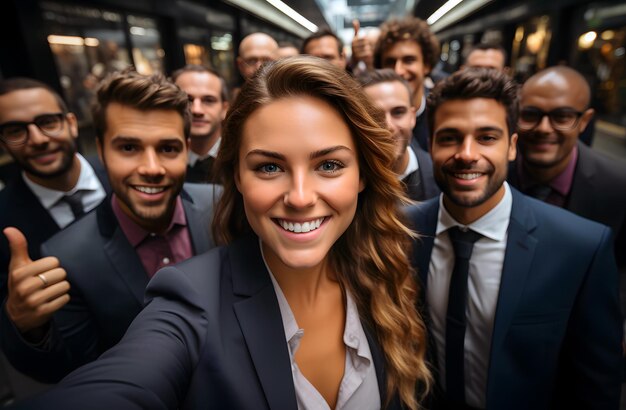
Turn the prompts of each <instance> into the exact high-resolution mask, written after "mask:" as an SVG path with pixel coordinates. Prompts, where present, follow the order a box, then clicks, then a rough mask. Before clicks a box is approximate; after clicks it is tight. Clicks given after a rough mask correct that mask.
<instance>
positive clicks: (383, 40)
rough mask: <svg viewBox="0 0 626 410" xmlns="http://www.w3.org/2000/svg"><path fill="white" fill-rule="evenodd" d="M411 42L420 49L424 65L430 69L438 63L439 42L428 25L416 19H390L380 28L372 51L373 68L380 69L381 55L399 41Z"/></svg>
mask: <svg viewBox="0 0 626 410" xmlns="http://www.w3.org/2000/svg"><path fill="white" fill-rule="evenodd" d="M405 40H413V41H415V42H416V43H417V44H418V45H419V46H420V48H421V49H422V56H423V57H424V64H426V65H428V67H430V68H431V69H432V68H433V67H435V65H436V64H437V61H439V53H440V50H441V49H440V46H439V40H437V37H435V35H434V34H433V32H432V31H430V27H429V26H428V23H426V22H425V21H424V20H422V19H419V18H417V17H407V18H403V19H391V20H389V21H386V22H384V23H383V24H382V25H381V26H380V37H378V41H377V42H376V47H375V49H374V67H377V68H381V67H382V57H383V53H384V52H385V51H387V50H388V49H389V48H391V47H392V46H393V45H394V44H396V43H397V42H399V41H405Z"/></svg>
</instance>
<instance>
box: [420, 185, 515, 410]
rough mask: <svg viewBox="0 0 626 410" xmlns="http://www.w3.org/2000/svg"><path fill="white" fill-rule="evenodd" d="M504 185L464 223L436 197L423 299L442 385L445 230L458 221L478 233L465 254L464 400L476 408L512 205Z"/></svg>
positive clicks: (450, 253) (448, 258)
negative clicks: (481, 211) (496, 200)
mask: <svg viewBox="0 0 626 410" xmlns="http://www.w3.org/2000/svg"><path fill="white" fill-rule="evenodd" d="M504 187H505V192H504V196H503V198H502V200H500V202H499V203H498V204H497V205H496V206H495V207H494V208H493V209H491V210H490V211H489V212H487V213H486V214H485V215H483V216H482V217H481V218H480V219H478V220H476V221H474V222H473V223H471V224H470V225H467V226H466V225H462V224H460V223H459V222H457V221H456V220H455V219H454V218H453V217H452V216H451V215H450V214H449V213H448V211H447V210H446V209H445V206H444V205H443V194H442V195H441V196H440V198H439V215H438V222H437V230H436V237H435V241H434V245H433V251H432V254H431V258H430V264H429V267H428V282H427V292H426V299H427V303H428V307H429V313H430V318H431V322H432V327H431V331H432V334H433V336H434V338H435V342H436V345H437V358H438V365H439V376H440V382H441V385H442V386H443V387H444V389H445V380H446V362H445V359H446V357H445V341H446V312H447V310H448V291H449V287H450V278H451V276H452V269H453V267H454V249H453V248H452V243H451V242H450V238H449V237H448V233H447V231H448V229H449V228H452V227H454V226H459V227H460V228H461V229H462V230H466V229H468V228H471V229H472V230H473V231H475V232H478V233H480V234H481V235H483V237H482V238H480V239H479V240H478V241H477V242H476V243H475V244H474V250H473V251H472V256H471V259H470V266H469V276H468V284H467V306H466V310H465V317H466V323H467V326H466V330H465V366H464V369H465V400H466V403H467V404H468V405H470V406H473V407H479V408H485V405H486V392H487V372H488V369H489V353H490V351H491V336H492V334H493V322H494V318H495V313H496V304H497V302H498V292H499V290H500V280H501V278H502V267H503V265H504V255H505V251H506V240H507V235H508V234H507V232H508V227H509V220H510V218H511V208H512V205H513V197H512V196H511V190H510V188H509V186H508V184H507V183H506V182H505V183H504Z"/></svg>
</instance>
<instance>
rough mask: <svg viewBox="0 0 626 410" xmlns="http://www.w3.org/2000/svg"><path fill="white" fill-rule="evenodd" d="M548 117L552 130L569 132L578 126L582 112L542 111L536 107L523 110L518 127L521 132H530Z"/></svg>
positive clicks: (564, 109) (561, 109) (566, 109)
mask: <svg viewBox="0 0 626 410" xmlns="http://www.w3.org/2000/svg"><path fill="white" fill-rule="evenodd" d="M546 115H547V116H548V119H549V120H550V125H552V128H554V129H555V130H559V131H569V130H571V129H572V128H574V127H575V126H576V125H578V121H580V117H581V116H582V115H583V113H582V112H580V111H576V110H574V109H571V108H555V109H554V110H552V111H548V112H545V111H542V110H540V109H539V108H535V107H525V108H522V110H521V111H520V114H519V118H518V120H517V126H518V127H519V129H521V130H525V131H529V130H532V129H534V128H535V127H537V126H538V125H539V124H540V123H541V121H542V120H543V117H545V116H546Z"/></svg>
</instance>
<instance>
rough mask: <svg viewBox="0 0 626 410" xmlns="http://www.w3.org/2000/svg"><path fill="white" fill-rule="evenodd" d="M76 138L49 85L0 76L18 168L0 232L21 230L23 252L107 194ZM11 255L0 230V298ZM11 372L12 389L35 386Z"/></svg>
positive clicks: (3, 197) (1, 119) (0, 136)
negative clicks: (82, 153) (80, 150)
mask: <svg viewBox="0 0 626 410" xmlns="http://www.w3.org/2000/svg"><path fill="white" fill-rule="evenodd" d="M77 137H78V125H77V120H76V117H75V116H74V114H72V113H71V112H69V111H68V109H67V106H66V104H65V102H64V101H63V99H62V98H61V97H60V96H59V94H58V93H57V92H56V91H54V90H53V89H52V88H50V87H49V86H48V85H46V84H44V83H41V82H39V81H36V80H33V79H30V78H12V79H6V80H3V81H0V146H1V147H2V148H3V149H4V150H5V151H6V152H8V153H9V155H10V156H11V157H12V158H13V161H14V163H15V164H16V165H17V168H18V169H19V170H20V171H21V172H20V173H19V174H17V175H15V176H14V177H13V179H12V180H9V181H7V186H6V187H5V188H4V189H3V190H2V191H0V231H1V230H2V229H3V228H5V227H7V226H14V227H17V228H19V229H20V230H21V231H22V232H24V234H25V235H26V236H27V237H28V239H29V242H28V251H26V248H25V249H24V252H23V254H24V255H27V254H30V255H31V256H32V257H33V258H35V259H37V258H39V256H40V253H39V247H40V245H41V243H42V242H44V241H45V240H47V239H48V238H50V237H51V236H52V235H53V234H55V233H56V232H58V231H59V230H60V229H62V228H64V227H66V226H68V225H70V224H71V223H72V222H74V220H75V219H77V218H78V217H79V216H80V214H81V213H85V212H88V211H90V210H91V209H93V208H95V207H96V206H97V205H98V204H99V203H100V202H101V201H102V199H104V197H105V195H106V194H105V187H107V186H108V183H107V182H106V175H105V174H104V170H102V166H101V165H100V164H99V162H98V161H97V159H96V160H95V161H88V160H86V159H85V158H83V157H82V156H81V155H80V154H78V152H77V150H76V138H77ZM69 201H74V202H73V205H70V202H69ZM72 207H73V208H72ZM9 236H11V233H9ZM16 240H17V238H16ZM17 242H19V246H21V244H22V243H23V245H24V246H26V243H25V242H20V241H19V240H17ZM9 259H10V251H9V244H8V242H7V240H6V239H5V236H4V235H1V234H0V301H2V300H4V299H5V297H6V295H7V271H8V266H9ZM24 273H25V274H28V272H24ZM44 279H46V277H44ZM53 280H55V278H52V277H51V278H50V279H49V281H50V282H51V281H53ZM25 284H26V285H27V286H26V288H25V289H22V288H21V290H22V291H30V289H29V286H33V285H39V286H41V285H42V280H41V279H38V278H36V277H35V278H34V280H27V281H25ZM54 289H57V288H54ZM48 292H50V290H48ZM57 306H58V305H57ZM57 308H58V307H57ZM1 363H2V361H1V360H0V405H1V404H2V402H3V401H4V400H7V399H8V400H10V399H12V398H11V397H5V396H6V395H5V394H2V392H3V391H6V390H12V389H10V388H9V389H7V388H6V387H5V386H6V385H8V382H3V381H2V379H3V377H2V365H1ZM13 373H14V372H11V375H12V376H11V384H12V385H18V384H19V388H17V389H16V390H19V391H20V392H24V394H27V393H26V392H34V391H35V390H37V389H38V386H36V385H33V384H32V383H30V382H28V381H25V380H23V379H22V378H20V377H18V376H17V375H15V379H14V375H13ZM12 394H13V393H10V394H9V396H11V395H12Z"/></svg>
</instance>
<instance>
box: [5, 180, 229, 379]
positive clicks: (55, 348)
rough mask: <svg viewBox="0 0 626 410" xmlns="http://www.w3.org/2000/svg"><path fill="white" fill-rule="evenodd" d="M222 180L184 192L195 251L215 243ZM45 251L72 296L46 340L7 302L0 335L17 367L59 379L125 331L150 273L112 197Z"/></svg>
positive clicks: (48, 244)
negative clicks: (21, 324)
mask: <svg viewBox="0 0 626 410" xmlns="http://www.w3.org/2000/svg"><path fill="white" fill-rule="evenodd" d="M214 188H215V186H213V185H196V184H185V186H184V190H183V192H182V193H181V197H182V198H183V208H184V210H185V215H186V218H187V226H188V228H189V233H190V238H191V242H192V247H193V251H194V254H199V253H202V252H205V251H207V250H209V249H211V248H212V247H214V246H215V245H214V242H213V239H212V236H211V233H210V226H211V221H212V217H213V202H214V200H217V196H216V195H217V194H216V192H217V191H216V190H215V189H214ZM214 195H215V197H214ZM42 254H43V255H53V256H56V257H57V258H58V259H59V261H60V263H61V266H62V267H63V268H64V269H65V270H66V271H67V280H68V281H69V282H70V286H71V289H70V302H69V303H68V304H67V305H66V306H64V307H63V308H62V309H61V310H59V311H58V312H57V313H55V315H54V321H53V326H51V331H50V334H49V339H48V340H47V342H46V343H45V344H44V345H43V346H41V347H33V346H32V345H30V344H27V343H26V342H25V341H24V340H23V339H22V337H21V336H20V334H19V332H18V331H17V329H16V328H15V327H14V326H13V324H12V322H11V321H10V320H9V319H8V317H7V315H6V311H5V309H4V306H2V307H3V309H2V311H1V312H0V331H1V332H2V335H1V336H0V342H1V343H2V348H3V349H4V351H5V352H6V355H7V357H8V358H9V360H10V362H11V363H12V364H13V365H14V366H15V368H17V369H18V370H20V371H21V372H23V373H25V374H28V375H30V376H31V377H34V378H36V379H38V380H41V381H44V382H55V381H58V380H60V379H61V378H62V377H63V376H65V375H66V374H68V373H69V372H70V371H71V370H73V369H75V368H76V367H78V366H80V365H82V364H84V363H87V362H89V361H92V360H95V359H96V358H97V357H98V356H99V355H100V354H101V353H102V352H104V351H105V350H107V349H109V348H110V347H111V346H113V345H114V344H115V343H117V342H118V341H119V340H120V339H121V338H122V336H123V335H124V332H125V331H126V329H127V328H128V326H129V325H130V323H131V322H132V320H133V319H134V318H135V316H136V315H137V314H138V313H139V311H140V310H141V309H142V307H143V296H144V292H145V289H146V285H147V284H148V281H149V277H148V275H147V274H146V272H145V269H144V267H143V265H142V264H141V260H140V259H139V256H138V255H137V253H136V251H135V249H134V248H133V247H132V245H131V244H130V243H129V242H128V240H127V238H126V236H125V235H124V233H123V231H122V230H121V228H120V227H119V225H118V222H117V218H116V217H115V214H114V213H113V210H112V208H111V198H110V197H107V199H105V200H104V202H103V203H102V204H100V205H99V206H98V208H96V209H95V210H94V212H90V213H89V214H88V215H86V216H85V217H84V218H82V219H81V220H80V221H78V222H76V223H74V224H72V225H71V226H69V227H68V228H66V229H64V230H63V231H61V232H59V233H58V234H56V235H55V236H54V237H52V238H51V239H50V240H48V241H47V242H45V243H44V244H43V246H42Z"/></svg>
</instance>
